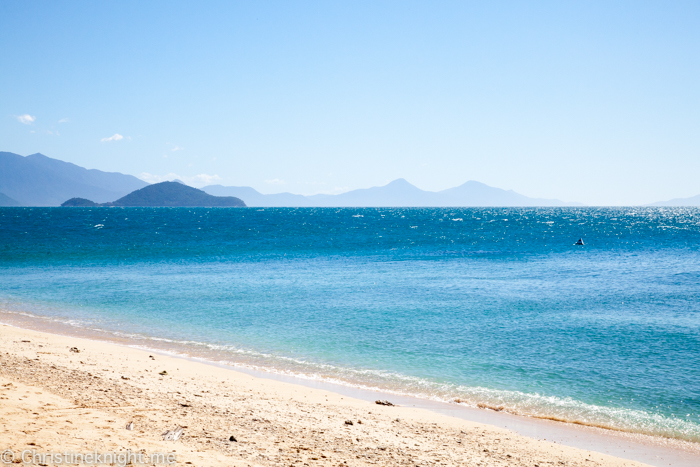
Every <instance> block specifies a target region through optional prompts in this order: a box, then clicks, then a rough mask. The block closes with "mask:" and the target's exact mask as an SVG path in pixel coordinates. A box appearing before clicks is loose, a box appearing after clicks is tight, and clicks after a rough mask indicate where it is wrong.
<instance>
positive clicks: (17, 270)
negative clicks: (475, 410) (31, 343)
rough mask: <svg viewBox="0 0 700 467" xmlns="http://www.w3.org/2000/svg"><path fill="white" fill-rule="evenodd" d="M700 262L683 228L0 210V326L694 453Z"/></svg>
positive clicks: (599, 219)
mask: <svg viewBox="0 0 700 467" xmlns="http://www.w3.org/2000/svg"><path fill="white" fill-rule="evenodd" d="M579 237H582V238H583V239H584V241H585V243H586V244H585V246H575V245H573V243H574V242H575V241H576V240H577V239H578V238H579ZM699 245H700V210H699V209H695V208H677V209H668V208H620V209H612V208H611V209H595V208H551V209H550V208H537V209H530V208H527V209H524V208H523V209H521V208H511V209H507V208H505V209H504V208H492V209H482V208H479V209H438V208H435V209H314V208H305V209H282V208H279V209H264V210H263V209H255V208H240V209H225V208H224V209H205V208H197V209H187V208H179V209H178V208H175V209H160V208H157V209H153V208H73V209H70V208H68V209H65V208H64V209H61V208H0V278H1V279H2V280H1V281H0V308H2V309H5V310H10V311H11V312H21V313H25V314H29V315H31V316H37V317H41V318H42V319H50V320H53V321H54V322H60V323H64V324H68V325H71V326H73V327H75V328H76V329H81V328H82V329H92V330H94V329H98V330H102V331H104V332H106V333H108V334H111V335H114V336H118V337H119V338H122V339H131V340H132V341H133V342H135V343H138V344H139V345H147V346H152V347H157V348H168V349H171V350H173V351H177V352H180V353H185V354H189V355H196V356H201V357H205V358H210V359H213V360H217V361H226V362H230V363H232V364H235V365H242V366H247V367H251V368H258V369H265V370H267V371H274V372H281V373H287V374H294V375H297V376H300V377H304V378H314V379H321V380H328V381H334V382H339V383H341V384H347V385H354V386H361V387H369V388H378V389H381V390H384V391H390V392H395V393H401V394H410V395H414V396H418V397H423V398H430V399H436V400H445V401H455V400H459V401H461V402H460V403H464V404H468V405H477V404H485V405H487V406H491V407H503V410H506V411H509V412H513V413H518V414H524V415H532V416H538V417H551V418H556V419H561V420H568V421H576V422H580V423H587V424H591V425H597V426H605V427H611V428H616V429H621V430H626V431H631V432H640V433H647V434H652V435H658V436H668V437H674V438H680V439H686V440H692V441H696V442H697V441H700V246H699ZM5 316H10V315H7V314H6V315H5Z"/></svg>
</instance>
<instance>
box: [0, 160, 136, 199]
mask: <svg viewBox="0 0 700 467" xmlns="http://www.w3.org/2000/svg"><path fill="white" fill-rule="evenodd" d="M147 185H148V183H146V182H144V181H143V180H139V179H138V178H136V177H134V176H132V175H124V174H120V173H115V172H102V171H101V170H94V169H92V170H88V169H84V168H82V167H79V166H77V165H75V164H71V163H69V162H63V161H60V160H58V159H51V158H50V157H46V156H44V155H43V154H32V155H31V156H26V157H23V156H20V155H18V154H13V153H11V152H0V193H2V194H3V195H5V196H7V197H9V198H11V199H13V200H15V201H17V202H18V203H19V204H20V205H23V206H58V205H60V204H61V203H63V202H64V201H66V200H67V199H69V198H75V197H80V198H88V199H91V200H94V201H96V202H98V203H104V202H107V201H113V200H115V199H118V198H121V197H122V196H124V195H126V194H128V193H131V192H132V191H134V190H138V189H139V188H143V187H145V186H147ZM0 202H2V200H0Z"/></svg>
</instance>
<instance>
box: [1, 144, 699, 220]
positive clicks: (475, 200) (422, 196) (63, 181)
mask: <svg viewBox="0 0 700 467" xmlns="http://www.w3.org/2000/svg"><path fill="white" fill-rule="evenodd" d="M156 185H160V184H156ZM156 185H149V184H148V183H146V182H144V181H143V180H140V179H138V178H136V177H134V176H132V175H125V174H121V173H117V172H102V171H101V170H95V169H85V168H83V167H79V166H77V165H75V164H71V163H69V162H63V161H60V160H58V159H52V158H50V157H46V156H44V155H43V154H38V153H37V154H32V155H30V156H26V157H24V156H20V155H18V154H13V153H11V152H0V206H60V205H61V204H62V203H65V202H66V200H69V199H71V202H72V203H74V204H73V205H77V204H75V203H80V202H87V204H86V205H99V204H106V203H111V205H114V206H117V205H120V206H136V205H139V206H153V205H154V204H144V203H153V202H156V203H183V202H184V203H195V204H196V205H202V204H201V203H205V205H207V206H209V205H211V206H215V205H216V204H210V203H214V202H222V203H228V202H231V201H220V200H218V201H217V200H211V199H208V198H203V197H202V196H201V195H211V196H215V197H234V198H238V199H239V201H241V200H242V201H243V202H244V203H245V205H247V206H254V207H383V206H386V207H410V206H416V207H428V206H445V207H460V206H464V207H469V206H475V207H478V206H494V207H498V206H513V207H517V206H582V205H581V204H579V203H565V202H562V201H559V200H557V199H543V198H530V197H527V196H524V195H521V194H519V193H516V192H514V191H513V190H503V189H500V188H495V187H491V186H488V185H485V184H483V183H479V182H476V181H469V182H466V183H464V184H462V185H460V186H458V187H454V188H450V189H447V190H442V191H425V190H421V189H420V188H418V187H416V186H414V185H411V184H410V183H409V182H407V181H406V180H404V179H403V178H400V179H398V180H394V181H393V182H391V183H389V184H387V185H384V186H379V187H373V188H365V189H360V190H352V191H348V192H347V193H342V194H339V195H313V196H303V195H295V194H292V193H277V194H272V195H264V194H262V193H260V192H258V191H257V190H255V189H253V188H251V187H236V186H221V185H209V186H206V187H204V188H203V189H202V190H196V191H199V192H200V194H199V195H195V194H193V192H190V193H189V194H185V193H179V194H178V195H177V196H176V197H175V198H173V200H172V201H167V199H166V193H165V191H161V192H159V193H158V194H156V192H152V193H151V194H152V195H153V196H154V198H152V199H150V198H147V197H144V196H146V195H148V194H149V192H148V191H147V192H142V193H140V194H136V193H132V192H135V191H137V190H140V189H142V188H145V187H147V186H156ZM166 186H168V185H166ZM190 188H191V187H190ZM161 190H164V188H161ZM192 190H195V189H194V188H192ZM130 194H133V197H128V196H127V195H130ZM149 196H150V195H149ZM74 198H76V199H74ZM78 198H81V199H82V201H80V200H78ZM114 200H116V201H114ZM116 203H136V204H116ZM158 205H160V206H166V205H167V206H176V205H177V206H184V205H185V204H158ZM649 206H700V195H698V196H693V197H691V198H676V199H672V200H670V201H659V202H657V203H652V204H650V205H649Z"/></svg>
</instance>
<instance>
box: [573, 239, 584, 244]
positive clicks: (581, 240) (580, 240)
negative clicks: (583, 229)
mask: <svg viewBox="0 0 700 467" xmlns="http://www.w3.org/2000/svg"><path fill="white" fill-rule="evenodd" d="M574 245H583V239H582V238H579V239H578V242H576V243H574Z"/></svg>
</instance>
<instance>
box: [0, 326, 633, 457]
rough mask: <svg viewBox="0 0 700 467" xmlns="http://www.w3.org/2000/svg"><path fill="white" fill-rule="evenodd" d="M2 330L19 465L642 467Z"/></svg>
mask: <svg viewBox="0 0 700 467" xmlns="http://www.w3.org/2000/svg"><path fill="white" fill-rule="evenodd" d="M0 333H1V335H2V339H0V355H2V359H1V360H0V361H1V363H2V365H1V366H0V391H1V392H0V400H1V401H2V403H0V418H1V419H2V426H1V427H0V430H1V433H2V436H1V439H2V440H3V445H2V446H0V448H1V449H2V450H5V449H10V450H12V451H13V454H14V456H15V458H16V459H15V462H16V463H19V462H21V459H20V458H19V457H20V454H21V453H22V452H30V453H35V454H37V455H39V456H40V455H41V454H43V453H51V452H65V451H70V452H73V453H90V452H99V453H108V452H117V453H118V452H128V451H130V452H137V453H143V454H144V455H146V456H149V455H150V454H151V453H161V454H166V453H167V454H171V456H172V457H171V458H170V459H171V460H174V459H176V462H177V464H178V465H196V466H205V465H227V466H230V465H241V466H247V465H297V466H305V465H309V466H312V465H328V466H331V465H332V466H352V465H375V464H376V465H412V466H413V465H417V466H421V465H470V466H472V465H473V466H524V465H528V466H546V465H550V466H551V465H566V466H595V465H605V466H630V467H631V466H641V465H645V464H642V463H639V462H635V461H629V460H624V459H620V458H616V457H612V456H607V455H604V454H600V453H596V452H591V451H586V450H581V449H576V448H572V447H567V446H562V445H560V444H556V443H552V442H548V441H541V440H535V439H532V438H528V437H525V436H521V435H518V434H516V433H514V432H512V431H509V430H506V429H502V428H497V427H494V426H491V425H486V424H480V423H475V422H470V421H466V420H461V419H459V418H455V417H449V416H444V415H440V414H437V413H434V412H431V411H428V410H424V409H419V408H412V407H401V406H382V405H377V404H375V403H373V402H369V401H366V400H359V399H353V398H350V397H347V396H343V395H342V394H337V393H334V392H330V391H325V390H321V389H314V388H309V387H304V386H301V385H296V384H290V383H287V382H280V381H274V380H271V379H264V378H258V377H255V376H251V375H248V374H245V373H242V372H238V371H233V370H231V369H227V368H220V367H217V366H213V365H208V364H205V363H201V362H196V361H191V360H187V359H182V358H176V357H170V356H165V355H162V354H153V353H149V352H148V351H146V350H141V349H135V348H130V347H124V346H120V345H116V344H112V343H106V342H99V341H93V340H87V339H81V338H76V337H65V336H59V335H54V334H47V333H44V332H38V331H32V330H24V329H19V328H15V327H11V326H6V325H2V326H0ZM128 428H130V429H128ZM178 428H182V430H181V434H180V436H179V438H178V439H177V440H174V441H173V440H167V441H166V440H164V438H166V436H164V434H165V433H166V432H168V431H171V432H174V433H178ZM171 437H172V435H171ZM36 459H39V460H38V461H36V462H35V463H37V464H41V463H42V459H41V458H40V457H37V458H36ZM145 459H147V460H150V459H151V458H150V457H145ZM158 459H163V458H156V460H158ZM43 462H44V464H45V465H54V464H52V463H51V462H49V461H47V460H46V459H45V458H44V459H43ZM156 463H157V462H151V463H150V464H149V465H155V464H156Z"/></svg>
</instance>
